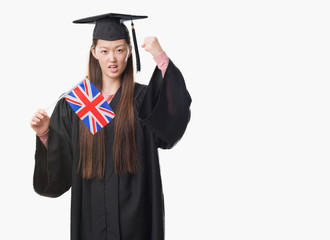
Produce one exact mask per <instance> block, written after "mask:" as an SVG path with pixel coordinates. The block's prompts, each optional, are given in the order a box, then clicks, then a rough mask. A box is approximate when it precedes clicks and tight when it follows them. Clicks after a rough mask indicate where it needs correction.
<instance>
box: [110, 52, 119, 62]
mask: <svg viewBox="0 0 330 240" xmlns="http://www.w3.org/2000/svg"><path fill="white" fill-rule="evenodd" d="M116 61H117V58H116V55H115V54H114V53H113V52H110V53H109V62H116Z"/></svg>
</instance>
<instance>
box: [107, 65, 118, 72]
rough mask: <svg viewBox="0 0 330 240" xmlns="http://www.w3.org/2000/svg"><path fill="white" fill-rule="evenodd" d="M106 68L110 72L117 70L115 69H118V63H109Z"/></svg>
mask: <svg viewBox="0 0 330 240" xmlns="http://www.w3.org/2000/svg"><path fill="white" fill-rule="evenodd" d="M108 68H109V70H110V71H111V72H117V70H118V65H110V66H109V67H108Z"/></svg>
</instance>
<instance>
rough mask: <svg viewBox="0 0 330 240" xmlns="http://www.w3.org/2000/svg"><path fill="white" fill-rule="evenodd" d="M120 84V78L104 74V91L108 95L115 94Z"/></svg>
mask: <svg viewBox="0 0 330 240" xmlns="http://www.w3.org/2000/svg"><path fill="white" fill-rule="evenodd" d="M120 84H121V80H120V78H109V77H107V76H104V75H103V76H102V92H103V93H104V94H106V95H112V94H115V93H116V92H117V90H118V89H119V88H120Z"/></svg>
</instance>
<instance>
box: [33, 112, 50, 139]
mask: <svg viewBox="0 0 330 240" xmlns="http://www.w3.org/2000/svg"><path fill="white" fill-rule="evenodd" d="M49 122H50V119H49V117H48V115H47V113H46V111H45V110H43V109H39V110H38V111H37V112H36V113H35V114H34V116H33V117H32V120H31V123H30V124H31V127H32V129H33V130H34V131H35V132H36V134H37V135H42V134H44V133H45V132H46V131H47V130H48V128H49Z"/></svg>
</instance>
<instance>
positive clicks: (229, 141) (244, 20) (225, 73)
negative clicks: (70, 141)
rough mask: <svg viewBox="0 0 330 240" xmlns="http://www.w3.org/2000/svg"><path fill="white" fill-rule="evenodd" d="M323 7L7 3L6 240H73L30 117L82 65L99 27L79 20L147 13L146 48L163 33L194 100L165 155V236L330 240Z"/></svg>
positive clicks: (140, 33) (65, 201) (146, 69)
mask: <svg viewBox="0 0 330 240" xmlns="http://www.w3.org/2000/svg"><path fill="white" fill-rule="evenodd" d="M327 3H328V1H315V0H314V1H293V0H286V1H261V0H260V1H256V0H253V1H242V0H241V1H238V0H236V1H235V0H234V1H212V0H204V1H177V0H166V1H164V0H163V1H110V0H107V1H96V0H93V1H82V0H79V1H78V0H75V1H63V0H60V1H41V0H39V1H38V0H30V1H23V0H18V1H15V0H13V1H10V2H6V3H1V6H0V24H1V35H0V36H1V37H0V43H1V44H0V46H1V54H0V57H1V65H0V70H1V72H0V76H1V82H2V88H1V90H2V91H1V111H2V114H1V116H2V117H1V126H2V129H1V130H2V131H1V138H2V142H1V164H0V166H1V170H0V184H1V185H0V189H1V198H0V199H1V200H0V203H1V204H0V221H1V222H0V223H1V230H0V239H50V240H51V239H69V233H70V191H69V192H67V193H65V194H64V195H63V196H61V197H59V198H56V199H51V198H45V197H41V196H39V195H37V194H36V193H35V192H34V190H33V187H32V177H33V169H34V150H35V135H34V133H33V131H32V130H31V128H30V126H29V123H30V119H31V117H32V115H33V114H34V112H35V111H36V110H37V109H38V108H46V107H47V106H48V105H49V104H51V103H52V102H53V101H55V100H56V99H57V97H58V96H59V95H60V94H61V93H63V92H64V91H65V90H67V89H69V88H71V87H72V86H73V85H74V84H75V83H76V82H78V81H79V80H81V79H82V78H83V77H84V76H85V75H86V73H87V57H88V51H89V47H90V44H91V39H92V30H93V25H75V24H72V21H73V20H75V19H79V18H83V17H88V16H93V15H98V14H103V13H107V12H115V13H116V12H118V13H128V14H140V15H148V16H149V18H148V19H147V20H139V21H135V27H136V31H137V37H138V41H139V45H141V44H142V42H143V38H144V37H145V36H157V37H158V38H159V41H160V43H161V45H162V46H163V48H164V49H165V51H166V52H167V54H168V56H169V57H170V58H171V59H172V60H173V62H174V63H175V64H176V65H177V66H178V67H179V68H180V70H181V71H182V73H183V75H184V76H185V80H186V84H187V87H188V89H189V91H190V94H191V96H192V99H193V102H192V105H191V110H192V118H191V122H190V124H189V126H188V128H187V131H186V134H185V135H184V137H183V138H182V140H181V141H180V142H179V143H178V144H177V145H176V146H175V147H174V148H173V149H172V150H167V151H163V150H162V151H160V159H161V160H160V161H161V170H162V177H163V185H164V194H165V207H166V239H168V240H169V239H171V240H173V239H224V240H232V239H235V240H236V239H253V240H257V239H260V240H264V239H267V240H268V239H281V240H283V239H290V240H291V239H299V240H300V239H318V240H321V239H330V226H329V225H330V192H329V187H330V173H329V172H330V171H329V170H330V162H329V160H330V159H329V157H330V154H329V145H330V127H329V123H330V114H329V100H330V99H329V98H330V94H329V90H330V89H329V86H330V84H329V80H330V78H329V77H330V76H329V75H330V74H329V63H330V47H329V43H330V34H329V23H330V21H329V20H330V14H329V10H330V9H329V5H327ZM128 26H129V25H128ZM140 55H141V59H142V72H141V73H140V74H138V76H137V79H136V80H137V81H138V82H141V83H145V84H147V83H148V81H149V78H150V76H151V74H152V72H153V69H154V67H155V63H154V62H153V59H152V57H151V56H150V55H149V54H148V53H146V52H145V51H144V50H143V49H141V48H140Z"/></svg>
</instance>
